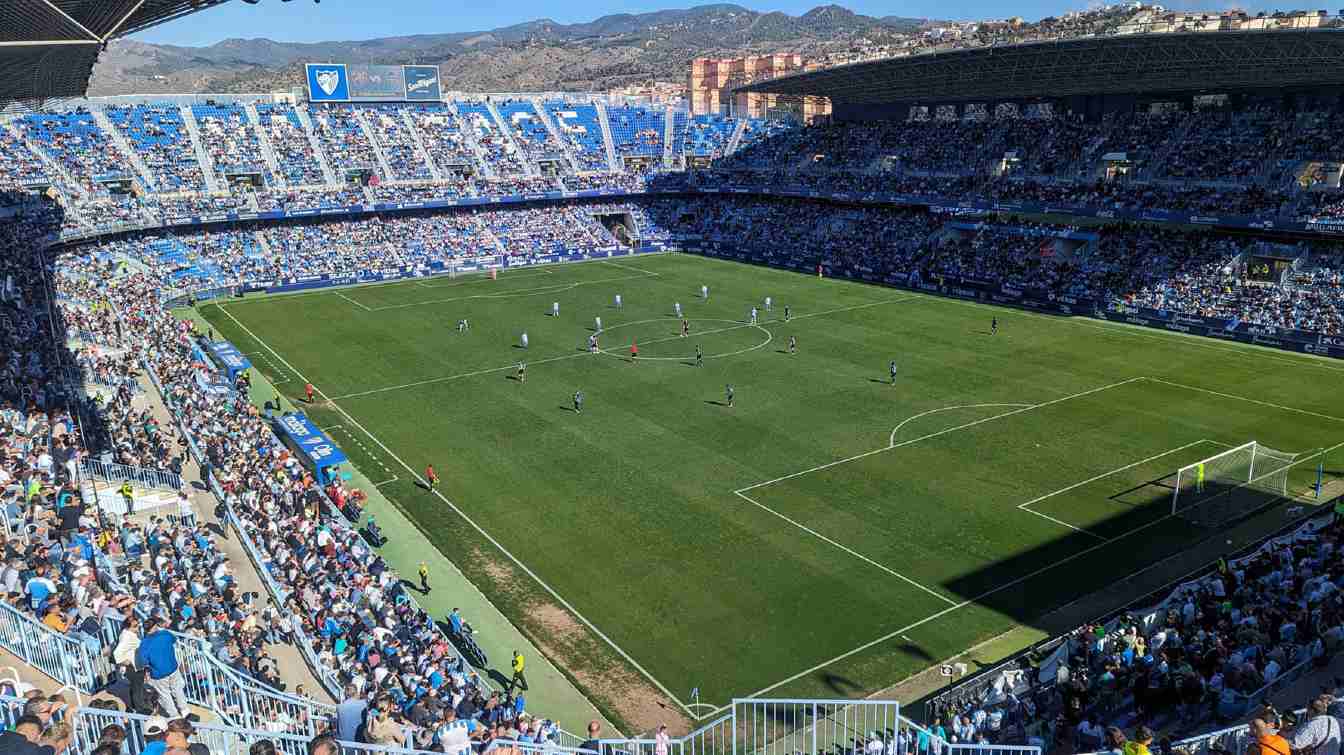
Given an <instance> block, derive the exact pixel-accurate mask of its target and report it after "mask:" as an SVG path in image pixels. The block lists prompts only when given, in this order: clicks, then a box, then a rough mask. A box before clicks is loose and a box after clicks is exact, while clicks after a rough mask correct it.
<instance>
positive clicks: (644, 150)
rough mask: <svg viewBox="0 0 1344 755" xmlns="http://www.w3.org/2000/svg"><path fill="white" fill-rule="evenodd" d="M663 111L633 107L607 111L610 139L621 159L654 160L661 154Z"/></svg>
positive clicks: (665, 115) (628, 106)
mask: <svg viewBox="0 0 1344 755" xmlns="http://www.w3.org/2000/svg"><path fill="white" fill-rule="evenodd" d="M666 117H667V114H666V111H663V110H660V109H656V108H649V107H643V106H637V105H621V106H618V107H609V108H607V120H608V121H609V122H610V123H611V138H612V139H614V140H615V142H616V153H617V154H619V155H621V156H622V157H657V156H659V155H662V153H663V129H664V126H665V123H664V121H665V119H666Z"/></svg>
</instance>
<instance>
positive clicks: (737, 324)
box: [596, 317, 775, 362]
mask: <svg viewBox="0 0 1344 755" xmlns="http://www.w3.org/2000/svg"><path fill="white" fill-rule="evenodd" d="M651 322H674V323H677V324H678V326H680V324H681V319H680V318H677V317H654V318H651V319H648V320H635V321H634V322H623V323H620V324H617V325H612V326H610V327H605V328H602V329H601V330H599V331H597V333H596V335H599V336H601V335H603V334H605V333H606V332H607V331H611V330H620V329H621V328H630V327H634V326H636V325H647V324H648V323H651ZM688 322H690V323H692V324H696V323H704V322H720V323H728V325H727V326H726V327H723V328H713V329H710V330H707V331H703V332H700V333H696V332H695V331H691V334H690V335H688V336H686V337H685V338H684V339H683V338H682V337H681V336H680V335H671V336H667V337H665V338H655V339H653V340H652V341H649V343H663V342H665V341H673V340H677V341H680V340H686V341H690V340H691V339H693V338H697V337H700V336H706V335H714V334H715V333H724V332H727V331H731V330H743V329H747V328H754V329H756V330H759V331H760V332H762V333H764V334H765V340H764V341H761V342H760V343H758V344H756V345H755V346H748V347H747V348H745V349H738V350H736V351H725V352H723V353H720V354H705V359H722V358H724V357H733V356H737V355H738V354H746V353H747V352H749V351H755V350H757V349H763V348H765V347H766V346H767V345H769V343H770V342H771V341H772V340H774V338H775V335H774V334H773V333H771V332H770V331H769V330H766V329H765V328H764V327H762V326H760V325H752V324H750V323H745V322H742V321H740V320H723V319H719V318H716V317H700V318H696V319H693V320H691V319H689V318H688ZM621 348H622V349H624V350H625V352H626V353H617V352H614V351H608V350H607V349H604V348H602V347H598V349H597V350H598V351H599V352H601V353H603V354H605V355H607V356H609V357H616V358H618V359H627V358H629V349H630V346H629V345H628V344H627V345H625V346H622V347H621ZM694 358H695V354H687V355H685V356H678V357H650V356H644V355H643V354H641V355H640V356H639V361H641V362H644V361H651V362H684V361H686V360H688V359H694Z"/></svg>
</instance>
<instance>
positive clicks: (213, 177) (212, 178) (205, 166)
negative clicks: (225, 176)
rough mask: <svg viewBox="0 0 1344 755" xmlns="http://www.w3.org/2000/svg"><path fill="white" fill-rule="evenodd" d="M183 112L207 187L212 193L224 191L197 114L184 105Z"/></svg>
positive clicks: (181, 110)
mask: <svg viewBox="0 0 1344 755" xmlns="http://www.w3.org/2000/svg"><path fill="white" fill-rule="evenodd" d="M178 111H179V112H181V114H182V123H183V125H185V126H186V127H187V137H188V138H189V139H191V149H192V152H194V153H195V154H196V162H198V163H200V164H201V175H202V176H204V177H205V188H206V189H207V190H208V191H210V192H211V193H218V192H222V191H223V190H224V189H223V188H222V186H221V185H220V182H219V174H217V173H215V164H214V161H212V160H211V159H210V155H209V154H207V153H206V151H205V144H204V142H203V140H202V139H201V127H200V124H198V123H197V122H196V114H195V113H194V112H192V109H191V108H190V107H189V106H187V105H183V106H181V107H179V108H178Z"/></svg>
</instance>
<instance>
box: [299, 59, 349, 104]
mask: <svg viewBox="0 0 1344 755" xmlns="http://www.w3.org/2000/svg"><path fill="white" fill-rule="evenodd" d="M306 68H307V71H308V99H309V100H310V101H312V102H347V101H349V99H350V79H349V75H348V73H347V71H346V68H345V64H344V63H323V64H315V63H309V64H308V65H307V66H306Z"/></svg>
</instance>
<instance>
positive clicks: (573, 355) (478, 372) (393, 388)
mask: <svg viewBox="0 0 1344 755" xmlns="http://www.w3.org/2000/svg"><path fill="white" fill-rule="evenodd" d="M915 298H916V297H913V296H904V297H897V298H895V299H886V300H884V301H875V302H867V303H865V304H855V305H853V306H850V307H839V308H836V309H828V310H823V311H821V312H812V313H809V314H803V315H795V316H793V317H792V318H790V320H789V322H793V321H794V320H804V319H807V318H809V317H824V316H826V315H833V314H836V313H839V312H850V311H853V310H856V309H866V308H868V307H876V306H879V305H882V304H896V303H898V302H903V301H911V300H912V299H915ZM659 319H664V318H659ZM765 322H767V323H774V322H782V321H781V320H766V321H765ZM617 327H620V326H619V325H612V326H611V327H610V328H606V330H611V329H612V328H617ZM753 327H760V326H758V325H751V324H750V323H741V324H739V325H733V326H730V327H726V328H716V329H713V330H702V331H699V332H697V333H696V335H697V336H706V335H713V334H715V333H725V332H727V331H730V330H739V329H742V328H753ZM767 332H768V331H767ZM680 337H681V336H679V335H677V336H668V337H666V338H656V339H654V340H652V341H645V342H644V343H645V344H654V343H663V342H664V341H674V340H677V339H679V338H680ZM626 346H629V344H626ZM603 353H604V354H605V352H603ZM591 356H592V354H590V353H588V352H587V351H586V350H585V351H579V352H573V353H569V354H561V355H559V356H553V357H545V358H543V359H536V360H532V361H530V362H528V364H529V365H538V364H547V363H549V362H560V361H564V360H566V359H580V358H582V357H591ZM517 367H518V363H517V362H513V363H512V364H506V365H504V366H502V367H487V368H485V369H480V370H474V371H472V372H463V373H459V374H456V375H445V376H443V377H437V378H428V379H425V380H417V381H415V382H411V383H402V384H401V385H391V386H387V387H385V388H371V389H369V390H367V391H356V392H354V393H346V394H344V395H341V396H336V397H335V398H333V399H331V400H332V401H344V400H345V399H350V398H359V397H361V396H372V395H373V394H375V393H387V392H389V391H399V390H402V389H404V388H418V387H419V386H422V385H433V384H435V383H446V382H450V381H453V380H461V379H463V378H469V377H478V376H480V375H488V374H490V373H492V372H503V371H505V370H513V369H517Z"/></svg>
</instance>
